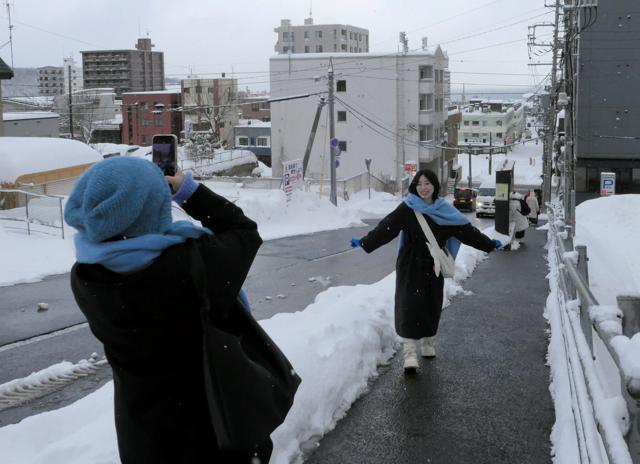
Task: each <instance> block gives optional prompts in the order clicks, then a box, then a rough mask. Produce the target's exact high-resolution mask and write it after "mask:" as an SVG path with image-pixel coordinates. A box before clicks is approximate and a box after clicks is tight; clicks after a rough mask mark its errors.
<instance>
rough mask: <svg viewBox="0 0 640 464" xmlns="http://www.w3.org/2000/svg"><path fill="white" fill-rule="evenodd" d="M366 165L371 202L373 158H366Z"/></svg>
mask: <svg viewBox="0 0 640 464" xmlns="http://www.w3.org/2000/svg"><path fill="white" fill-rule="evenodd" d="M364 164H365V165H366V166H367V186H368V187H369V200H371V158H365V159H364Z"/></svg>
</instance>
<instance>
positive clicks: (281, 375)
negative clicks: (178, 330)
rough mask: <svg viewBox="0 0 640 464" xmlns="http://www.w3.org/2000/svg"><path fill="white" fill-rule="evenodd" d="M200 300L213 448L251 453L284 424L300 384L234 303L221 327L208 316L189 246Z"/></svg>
mask: <svg viewBox="0 0 640 464" xmlns="http://www.w3.org/2000/svg"><path fill="white" fill-rule="evenodd" d="M191 255H192V264H193V270H194V282H195V284H196V288H197V289H198V292H199V293H200V298H201V303H202V307H201V311H200V313H201V320H202V335H203V363H204V366H203V367H204V381H205V389H206V394H207V403H208V406H209V416H210V418H211V423H212V425H213V429H214V431H215V434H216V440H217V442H218V447H219V448H220V449H223V450H253V449H255V448H256V447H258V446H259V445H260V444H262V443H263V442H264V441H265V440H266V439H267V438H268V437H269V435H271V433H272V432H273V431H274V430H275V429H276V428H277V427H278V426H279V425H280V424H282V422H284V419H285V417H286V416H287V413H288V412H289V409H291V406H292V405H293V399H294V397H295V394H296V391H297V390H298V386H299V385H300V382H301V379H300V377H298V375H297V374H296V372H295V370H294V369H293V367H292V366H291V363H290V362H289V360H288V359H287V357H286V356H285V355H284V354H283V353H282V351H280V349H279V348H278V346H277V345H276V344H275V343H274V342H273V340H271V338H270V337H269V335H267V333H266V332H265V331H264V330H263V329H262V327H261V326H260V324H258V322H257V321H256V320H255V319H254V318H253V316H252V315H251V314H250V313H249V311H248V310H246V309H245V308H244V306H243V305H242V303H241V301H240V300H239V299H238V300H237V301H236V303H235V305H234V307H233V308H231V310H230V311H229V313H228V314H227V315H226V316H225V318H224V322H221V320H222V319H221V318H219V317H217V315H215V314H211V310H210V309H211V308H210V305H209V298H208V295H207V291H206V285H205V281H204V279H205V275H206V274H205V272H206V271H205V266H204V263H203V261H202V257H201V256H200V253H199V251H198V249H197V248H196V246H195V244H193V245H192V252H191Z"/></svg>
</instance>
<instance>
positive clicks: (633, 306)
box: [547, 204, 640, 464]
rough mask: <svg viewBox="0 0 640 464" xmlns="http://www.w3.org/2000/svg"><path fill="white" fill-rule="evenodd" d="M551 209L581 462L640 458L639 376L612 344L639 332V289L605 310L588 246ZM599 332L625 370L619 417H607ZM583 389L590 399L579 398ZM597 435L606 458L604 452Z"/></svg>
mask: <svg viewBox="0 0 640 464" xmlns="http://www.w3.org/2000/svg"><path fill="white" fill-rule="evenodd" d="M547 211H548V217H549V234H550V235H551V238H552V242H551V243H552V246H553V248H554V250H555V253H554V257H555V260H556V264H557V266H558V269H559V271H558V285H559V287H560V289H559V290H560V291H559V292H558V298H559V300H560V301H558V303H559V307H560V308H561V322H562V325H563V340H564V346H565V352H566V355H567V360H568V363H567V364H568V367H569V371H570V372H569V376H570V378H569V384H570V386H571V394H572V403H573V407H572V409H573V413H574V414H573V415H574V421H575V425H576V431H577V442H578V444H579V451H580V458H581V459H580V462H581V463H600V462H609V463H612V464H622V463H624V464H631V463H633V464H640V377H637V376H635V375H633V374H630V373H627V372H625V370H624V368H623V365H622V362H621V359H620V356H619V354H618V352H617V351H616V350H615V348H614V347H613V345H612V339H613V338H614V337H616V336H617V335H620V332H622V334H623V335H625V336H627V337H632V336H633V335H635V334H636V333H638V332H639V327H638V323H639V321H640V295H620V296H618V297H617V302H618V308H610V310H609V311H605V310H604V307H602V306H601V305H600V304H599V303H598V301H597V300H596V298H595V297H594V295H593V293H592V292H591V290H590V288H589V274H588V267H587V263H588V257H587V248H586V246H576V247H575V248H574V246H573V234H572V231H571V228H572V226H571V225H567V224H565V222H564V219H563V217H562V210H561V208H560V207H559V206H556V207H554V206H553V205H549V204H547ZM552 264H553V263H552ZM620 328H621V330H620ZM594 335H595V336H596V337H598V338H599V339H600V340H601V341H602V345H604V347H605V348H606V352H607V353H608V355H609V356H610V357H611V360H612V361H613V363H614V364H615V367H616V368H617V370H618V373H619V376H620V393H621V396H622V398H624V401H625V406H626V407H625V408H621V409H625V410H624V411H620V413H619V414H617V415H616V417H615V419H617V420H616V421H615V422H614V423H612V422H611V421H610V420H608V418H609V417H610V412H609V411H608V409H609V408H610V406H606V405H604V404H603V402H604V400H605V398H604V395H603V392H602V387H601V385H600V382H599V379H598V374H597V372H596V366H595V364H594V360H595V359H596V357H595V352H594V338H593V336H594ZM598 346H600V344H599V343H598ZM580 393H582V395H581V394H580ZM584 394H586V395H587V396H588V397H589V398H590V400H591V401H590V404H584V402H583V401H581V400H580V398H584ZM616 412H617V410H616ZM598 435H600V437H601V440H602V445H603V447H604V451H605V453H606V459H607V460H605V459H604V457H603V456H602V455H601V452H600V446H599V443H598V442H599V440H598V439H597V438H598ZM626 450H628V453H627V452H626Z"/></svg>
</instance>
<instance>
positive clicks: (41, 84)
mask: <svg viewBox="0 0 640 464" xmlns="http://www.w3.org/2000/svg"><path fill="white" fill-rule="evenodd" d="M38 93H39V94H40V95H45V96H51V95H63V94H64V93H65V79H64V73H63V71H62V68H61V67H59V66H43V67H41V68H38Z"/></svg>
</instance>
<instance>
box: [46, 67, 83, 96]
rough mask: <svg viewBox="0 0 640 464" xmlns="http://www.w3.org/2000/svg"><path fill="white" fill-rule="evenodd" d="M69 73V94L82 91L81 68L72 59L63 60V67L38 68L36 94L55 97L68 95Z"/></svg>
mask: <svg viewBox="0 0 640 464" xmlns="http://www.w3.org/2000/svg"><path fill="white" fill-rule="evenodd" d="M69 71H71V93H73V92H76V91H78V90H82V67H80V66H78V65H76V63H75V61H74V60H73V58H65V59H64V66H62V67H60V66H43V67H42V68H38V92H39V93H40V95H46V96H55V95H68V94H69Z"/></svg>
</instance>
